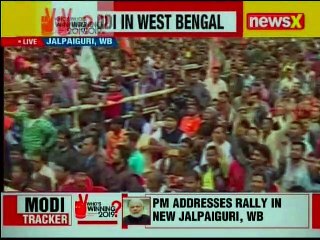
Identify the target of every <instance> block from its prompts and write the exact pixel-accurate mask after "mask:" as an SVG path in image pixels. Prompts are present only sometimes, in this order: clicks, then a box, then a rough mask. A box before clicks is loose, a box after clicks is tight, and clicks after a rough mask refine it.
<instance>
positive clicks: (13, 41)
mask: <svg viewBox="0 0 320 240" xmlns="http://www.w3.org/2000/svg"><path fill="white" fill-rule="evenodd" d="M1 46H3V47H43V46H44V42H43V40H42V38H40V37H4V38H1Z"/></svg>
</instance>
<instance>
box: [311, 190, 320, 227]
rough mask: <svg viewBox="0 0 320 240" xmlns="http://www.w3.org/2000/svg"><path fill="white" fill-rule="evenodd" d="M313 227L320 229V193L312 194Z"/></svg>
mask: <svg viewBox="0 0 320 240" xmlns="http://www.w3.org/2000/svg"><path fill="white" fill-rule="evenodd" d="M312 229H320V194H312Z"/></svg>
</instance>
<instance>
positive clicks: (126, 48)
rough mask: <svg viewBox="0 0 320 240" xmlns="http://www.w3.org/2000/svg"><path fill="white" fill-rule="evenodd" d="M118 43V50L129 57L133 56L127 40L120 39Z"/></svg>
mask: <svg viewBox="0 0 320 240" xmlns="http://www.w3.org/2000/svg"><path fill="white" fill-rule="evenodd" d="M118 41H119V47H120V49H122V50H123V51H124V52H125V53H127V54H128V55H129V56H131V55H133V48H132V46H131V42H130V40H129V38H120V39H119V40H118Z"/></svg>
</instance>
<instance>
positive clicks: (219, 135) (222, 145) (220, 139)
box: [200, 125, 233, 166]
mask: <svg viewBox="0 0 320 240" xmlns="http://www.w3.org/2000/svg"><path fill="white" fill-rule="evenodd" d="M212 140H213V141H211V142H209V143H208V144H207V145H206V146H205V148H204V149H203V151H202V156H201V160H200V166H203V165H205V164H207V159H206V154H207V149H208V147H210V146H218V147H219V149H220V150H221V152H222V156H223V158H224V160H225V161H226V162H227V163H228V166H230V164H231V162H232V160H233V159H232V155H231V144H230V143H229V142H228V141H227V140H226V130H225V128H224V127H223V126H221V125H218V126H216V127H215V128H214V129H213V132H212Z"/></svg>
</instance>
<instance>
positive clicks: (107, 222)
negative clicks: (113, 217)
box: [78, 221, 118, 225]
mask: <svg viewBox="0 0 320 240" xmlns="http://www.w3.org/2000/svg"><path fill="white" fill-rule="evenodd" d="M78 224H90V225H93V224H99V225H101V224H103V225H117V224H118V222H117V221H78Z"/></svg>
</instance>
